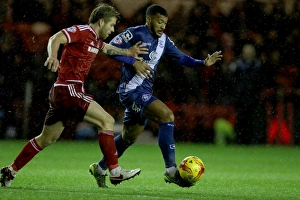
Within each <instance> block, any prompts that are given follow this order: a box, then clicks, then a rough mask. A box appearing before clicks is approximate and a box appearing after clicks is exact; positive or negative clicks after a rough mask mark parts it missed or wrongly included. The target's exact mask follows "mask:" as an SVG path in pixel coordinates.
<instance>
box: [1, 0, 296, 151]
mask: <svg viewBox="0 0 300 200" xmlns="http://www.w3.org/2000/svg"><path fill="white" fill-rule="evenodd" d="M100 2H106V3H109V4H111V5H114V6H115V7H116V8H117V9H118V10H119V11H120V13H121V20H120V22H119V23H118V24H117V26H116V31H115V32H114V33H113V34H112V36H111V37H110V38H108V39H107V40H106V42H109V41H110V39H112V37H113V36H114V35H116V34H117V33H119V32H121V31H122V30H124V29H125V28H126V27H129V26H136V25H141V24H145V16H144V13H145V9H146V8H147V6H149V5H150V4H152V3H158V4H161V5H162V6H164V7H165V8H166V10H167V11H168V12H169V23H168V26H167V29H166V31H165V32H166V33H167V34H168V36H169V37H170V38H171V39H172V40H173V41H174V42H175V44H176V45H177V47H178V48H180V49H181V50H182V51H183V52H185V53H186V54H188V55H190V56H192V57H194V58H198V59H204V58H205V57H206V56H207V54H209V53H213V52H214V51H217V50H221V51H222V52H223V56H224V57H223V60H222V61H221V62H218V63H216V64H215V65H213V66H210V67H206V68H201V69H190V68H185V67H182V66H180V65H178V64H177V63H175V62H174V61H172V60H171V59H169V58H168V57H165V58H164V59H163V60H162V62H161V64H160V66H159V71H158V75H157V79H156V83H155V87H154V95H155V96H157V97H158V98H160V99H161V100H162V101H163V102H165V103H166V104H167V105H168V106H169V107H170V108H171V109H172V110H173V112H174V114H175V116H176V118H175V125H176V128H175V138H176V140H177V141H192V142H205V143H216V144H220V145H222V144H226V143H236V144H266V143H269V144H281V145H292V144H295V145H299V144H300V108H299V107H300V102H299V100H300V87H299V83H300V82H299V81H300V80H299V78H300V77H299V65H300V63H299V58H300V40H299V37H300V28H299V24H300V17H299V15H300V1H297V0H230V1H228V0H185V1H182V0H159V1H154V0H153V1H150V0H148V1H147V0H112V1H93V0H15V1H13V0H1V1H0V21H1V26H0V45H1V49H0V56H1V61H0V62H1V64H0V67H1V70H0V101H1V102H0V138H1V139H7V138H17V139H21V138H22V139H29V138H32V137H34V136H36V135H38V134H39V133H40V131H41V128H42V124H43V120H44V117H45V113H46V112H47V109H48V101H47V95H48V91H49V89H50V87H51V85H52V84H53V83H54V81H55V79H56V73H52V72H50V71H48V70H47V69H46V68H45V67H44V66H43V63H44V61H45V60H46V58H47V51H46V47H47V42H48V39H49V37H50V36H51V35H52V34H54V33H56V32H57V31H59V30H61V29H62V28H65V27H69V26H72V25H74V24H86V23H87V20H88V17H89V14H90V12H91V10H92V9H93V8H94V6H95V5H96V4H98V3H100ZM119 79H120V63H118V62H116V61H114V60H112V59H110V58H107V57H106V56H104V55H101V54H100V55H99V56H98V57H97V58H96V60H95V62H94V63H93V66H92V68H91V73H90V77H89V79H88V82H87V83H86V88H87V92H88V93H90V94H93V95H94V97H95V100H96V101H97V102H99V103H100V105H102V106H103V107H104V108H105V109H106V110H107V111H108V112H109V113H110V114H111V115H112V116H113V117H114V118H115V120H116V132H118V131H119V130H120V128H118V127H120V126H118V125H119V124H121V122H122V116H123V110H124V109H123V107H122V106H121V105H120V104H119V102H118V96H117V94H116V93H115V91H116V88H117V85H118V83H119ZM147 130H148V131H149V132H151V133H152V134H153V135H154V136H155V135H157V125H156V124H153V123H151V122H150V123H149V124H148V126H147ZM95 134H96V132H95V129H94V128H93V127H90V126H89V125H87V124H85V123H81V124H78V125H77V126H76V127H74V126H70V127H67V129H66V130H65V132H64V133H63V135H62V137H63V138H66V139H91V138H94V137H95Z"/></svg>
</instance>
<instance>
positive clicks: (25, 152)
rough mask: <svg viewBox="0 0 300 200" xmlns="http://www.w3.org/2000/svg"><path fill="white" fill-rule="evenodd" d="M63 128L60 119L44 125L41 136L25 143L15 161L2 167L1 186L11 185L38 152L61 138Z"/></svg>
mask: <svg viewBox="0 0 300 200" xmlns="http://www.w3.org/2000/svg"><path fill="white" fill-rule="evenodd" d="M63 129H64V127H63V124H62V122H60V121H59V122H56V123H55V124H53V125H51V126H46V125H44V127H43V130H42V133H41V134H40V135H39V136H37V137H35V138H32V139H31V140H29V141H28V142H27V143H26V144H25V145H24V147H23V148H22V150H21V151H20V153H19V154H18V156H17V157H16V158H15V160H14V162H13V163H12V164H11V165H9V166H6V167H3V168H2V169H1V172H0V174H1V177H0V182H1V187H10V185H11V183H12V181H13V179H14V178H15V176H16V174H17V172H18V171H19V170H20V169H22V168H23V167H24V166H25V165H26V164H27V163H28V162H29V161H30V160H31V159H32V158H33V157H34V156H35V155H36V154H38V153H39V152H40V151H42V150H43V149H44V148H46V147H47V146H49V145H51V144H53V143H54V142H55V141H56V140H57V139H58V138H59V136H60V134H61V133H62V131H63Z"/></svg>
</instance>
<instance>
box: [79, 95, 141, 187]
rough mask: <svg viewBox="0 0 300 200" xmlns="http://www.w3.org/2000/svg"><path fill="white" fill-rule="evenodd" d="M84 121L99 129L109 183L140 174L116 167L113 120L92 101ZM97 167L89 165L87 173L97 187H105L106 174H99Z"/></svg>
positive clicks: (116, 182)
mask: <svg viewBox="0 0 300 200" xmlns="http://www.w3.org/2000/svg"><path fill="white" fill-rule="evenodd" d="M84 121H86V122H88V123H90V124H92V125H95V126H96V127H97V128H98V129H99V133H98V141H99V145H100V149H101V151H102V153H103V155H104V157H105V158H106V159H105V164H106V166H108V168H109V172H110V181H111V183H112V184H114V185H116V184H119V183H121V182H122V181H124V180H129V179H131V178H133V177H135V176H136V175H138V174H139V173H140V171H141V170H140V169H134V170H124V169H121V167H120V166H119V165H118V155H117V149H116V146H115V143H114V134H113V126H114V119H113V117H112V116H110V115H109V114H108V113H107V112H106V111H105V110H104V109H103V108H102V107H101V106H100V105H99V104H98V103H96V102H95V101H92V102H91V103H90V105H89V107H88V110H87V112H86V115H85V116H84ZM96 167H97V165H95V164H92V165H90V169H89V171H90V172H91V174H92V175H93V176H94V177H95V179H96V181H97V184H98V186H99V187H107V185H106V183H105V176H106V173H105V172H104V173H101V172H102V171H99V170H98V168H97V169H96Z"/></svg>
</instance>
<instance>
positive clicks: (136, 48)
mask: <svg viewBox="0 0 300 200" xmlns="http://www.w3.org/2000/svg"><path fill="white" fill-rule="evenodd" d="M128 52H129V56H131V57H133V58H135V59H136V60H139V61H142V60H143V58H142V57H139V55H141V54H142V55H143V54H148V53H149V52H148V48H146V44H142V42H141V41H139V42H137V43H135V45H133V46H131V47H130V48H129V49H128Z"/></svg>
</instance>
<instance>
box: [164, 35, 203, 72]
mask: <svg viewBox="0 0 300 200" xmlns="http://www.w3.org/2000/svg"><path fill="white" fill-rule="evenodd" d="M165 53H166V55H168V56H170V57H171V58H173V59H174V60H175V61H176V62H178V63H179V64H180V65H182V66H184V67H201V66H204V60H198V59H195V58H193V57H191V56H188V55H186V54H184V53H183V52H182V51H180V50H179V49H178V48H177V47H176V45H175V44H174V42H173V41H172V40H171V39H170V38H169V37H168V39H167V41H166V51H165Z"/></svg>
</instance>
